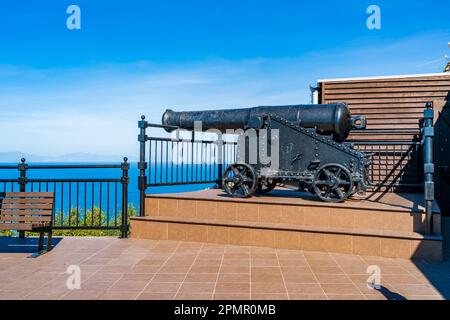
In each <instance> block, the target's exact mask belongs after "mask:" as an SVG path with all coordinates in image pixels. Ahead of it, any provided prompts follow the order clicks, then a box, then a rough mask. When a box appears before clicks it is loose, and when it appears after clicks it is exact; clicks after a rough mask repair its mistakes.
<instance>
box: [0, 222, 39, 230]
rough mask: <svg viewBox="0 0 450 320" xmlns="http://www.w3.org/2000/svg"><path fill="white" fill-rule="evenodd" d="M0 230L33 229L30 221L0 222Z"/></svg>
mask: <svg viewBox="0 0 450 320" xmlns="http://www.w3.org/2000/svg"><path fill="white" fill-rule="evenodd" d="M0 230H21V231H31V230H33V224H31V223H0Z"/></svg>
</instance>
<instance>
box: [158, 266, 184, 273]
mask: <svg viewBox="0 0 450 320" xmlns="http://www.w3.org/2000/svg"><path fill="white" fill-rule="evenodd" d="M190 269H191V267H190V266H163V267H162V268H161V269H159V270H158V272H157V273H187V272H188V271H189V270H190Z"/></svg>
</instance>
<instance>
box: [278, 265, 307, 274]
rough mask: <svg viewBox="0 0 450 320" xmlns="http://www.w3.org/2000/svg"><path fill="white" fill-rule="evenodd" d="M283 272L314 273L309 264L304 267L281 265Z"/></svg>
mask: <svg viewBox="0 0 450 320" xmlns="http://www.w3.org/2000/svg"><path fill="white" fill-rule="evenodd" d="M281 271H282V272H283V274H312V269H311V268H310V267H309V266H304V267H284V266H282V267H281Z"/></svg>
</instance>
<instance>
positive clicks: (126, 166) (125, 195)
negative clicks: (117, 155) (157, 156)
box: [120, 157, 130, 238]
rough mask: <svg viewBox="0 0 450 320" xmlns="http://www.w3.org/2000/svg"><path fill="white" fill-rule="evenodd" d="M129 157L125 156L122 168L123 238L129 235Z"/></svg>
mask: <svg viewBox="0 0 450 320" xmlns="http://www.w3.org/2000/svg"><path fill="white" fill-rule="evenodd" d="M127 161H128V158H127V157H125V158H123V162H122V165H121V169H122V178H121V179H120V180H121V183H122V225H121V228H120V230H121V238H126V237H128V230H129V225H128V184H129V182H130V177H129V176H128V170H129V169H130V164H129V163H128V162H127Z"/></svg>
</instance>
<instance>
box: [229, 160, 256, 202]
mask: <svg viewBox="0 0 450 320" xmlns="http://www.w3.org/2000/svg"><path fill="white" fill-rule="evenodd" d="M222 185H223V188H224V190H225V191H226V193H228V194H229V195H230V196H232V197H236V198H248V197H250V196H251V195H253V193H254V192H255V190H256V187H257V179H256V174H255V171H254V170H253V168H252V167H251V166H249V165H248V164H245V163H238V164H232V165H230V166H229V167H228V168H227V169H226V170H225V174H224V175H223V179H222Z"/></svg>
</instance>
